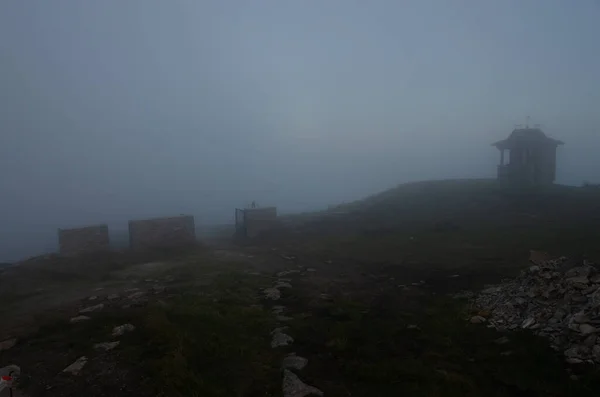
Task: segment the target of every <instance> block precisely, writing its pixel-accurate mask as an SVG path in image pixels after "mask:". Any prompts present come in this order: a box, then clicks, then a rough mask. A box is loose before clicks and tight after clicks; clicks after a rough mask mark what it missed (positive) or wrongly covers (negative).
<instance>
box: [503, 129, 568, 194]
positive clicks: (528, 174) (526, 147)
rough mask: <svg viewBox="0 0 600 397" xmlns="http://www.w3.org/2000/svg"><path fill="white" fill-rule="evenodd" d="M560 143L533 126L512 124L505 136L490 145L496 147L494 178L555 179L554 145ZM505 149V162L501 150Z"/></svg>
mask: <svg viewBox="0 0 600 397" xmlns="http://www.w3.org/2000/svg"><path fill="white" fill-rule="evenodd" d="M563 144H564V143H563V142H561V141H559V140H556V139H552V138H549V137H547V136H546V134H544V132H543V131H542V130H541V129H540V128H538V126H535V127H534V128H529V126H525V128H515V129H514V130H513V132H512V133H511V134H510V136H509V137H508V138H507V139H504V140H502V141H498V142H496V143H494V144H492V146H495V147H497V148H498V150H500V165H498V180H501V181H508V182H511V183H520V184H536V185H542V184H552V183H554V180H555V179H556V149H557V147H558V146H560V145H563ZM507 150H508V152H509V157H508V163H506V164H505V161H504V160H505V156H504V153H505V151H507Z"/></svg>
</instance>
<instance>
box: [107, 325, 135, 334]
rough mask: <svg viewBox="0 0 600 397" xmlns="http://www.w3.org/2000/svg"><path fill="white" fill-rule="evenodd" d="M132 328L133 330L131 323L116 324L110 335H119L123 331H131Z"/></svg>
mask: <svg viewBox="0 0 600 397" xmlns="http://www.w3.org/2000/svg"><path fill="white" fill-rule="evenodd" d="M133 330H135V326H134V325H132V324H123V325H118V326H116V327H115V328H113V332H112V336H121V335H123V334H124V333H126V332H131V331H133Z"/></svg>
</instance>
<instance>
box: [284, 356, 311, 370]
mask: <svg viewBox="0 0 600 397" xmlns="http://www.w3.org/2000/svg"><path fill="white" fill-rule="evenodd" d="M306 364H308V359H307V358H304V357H300V356H297V355H296V353H290V354H288V355H287V356H286V357H285V358H284V359H283V361H282V362H281V368H283V369H295V370H298V371H299V370H301V369H303V368H304V367H306Z"/></svg>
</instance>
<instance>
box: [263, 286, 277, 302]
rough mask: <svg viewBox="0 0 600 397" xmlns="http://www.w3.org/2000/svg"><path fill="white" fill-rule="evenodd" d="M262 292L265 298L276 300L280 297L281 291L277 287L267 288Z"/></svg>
mask: <svg viewBox="0 0 600 397" xmlns="http://www.w3.org/2000/svg"><path fill="white" fill-rule="evenodd" d="M263 292H264V293H265V296H266V298H267V299H271V300H274V301H277V300H279V299H280V298H281V292H279V290H278V289H277V288H267V289H265V290H264V291H263Z"/></svg>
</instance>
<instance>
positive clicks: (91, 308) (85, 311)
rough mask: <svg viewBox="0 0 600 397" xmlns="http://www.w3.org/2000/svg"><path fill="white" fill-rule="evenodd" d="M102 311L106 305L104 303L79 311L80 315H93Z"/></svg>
mask: <svg viewBox="0 0 600 397" xmlns="http://www.w3.org/2000/svg"><path fill="white" fill-rule="evenodd" d="M102 309H104V305H103V304H102V303H99V304H97V305H94V306H89V307H86V308H84V309H81V310H80V311H79V313H93V312H97V311H100V310H102Z"/></svg>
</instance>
